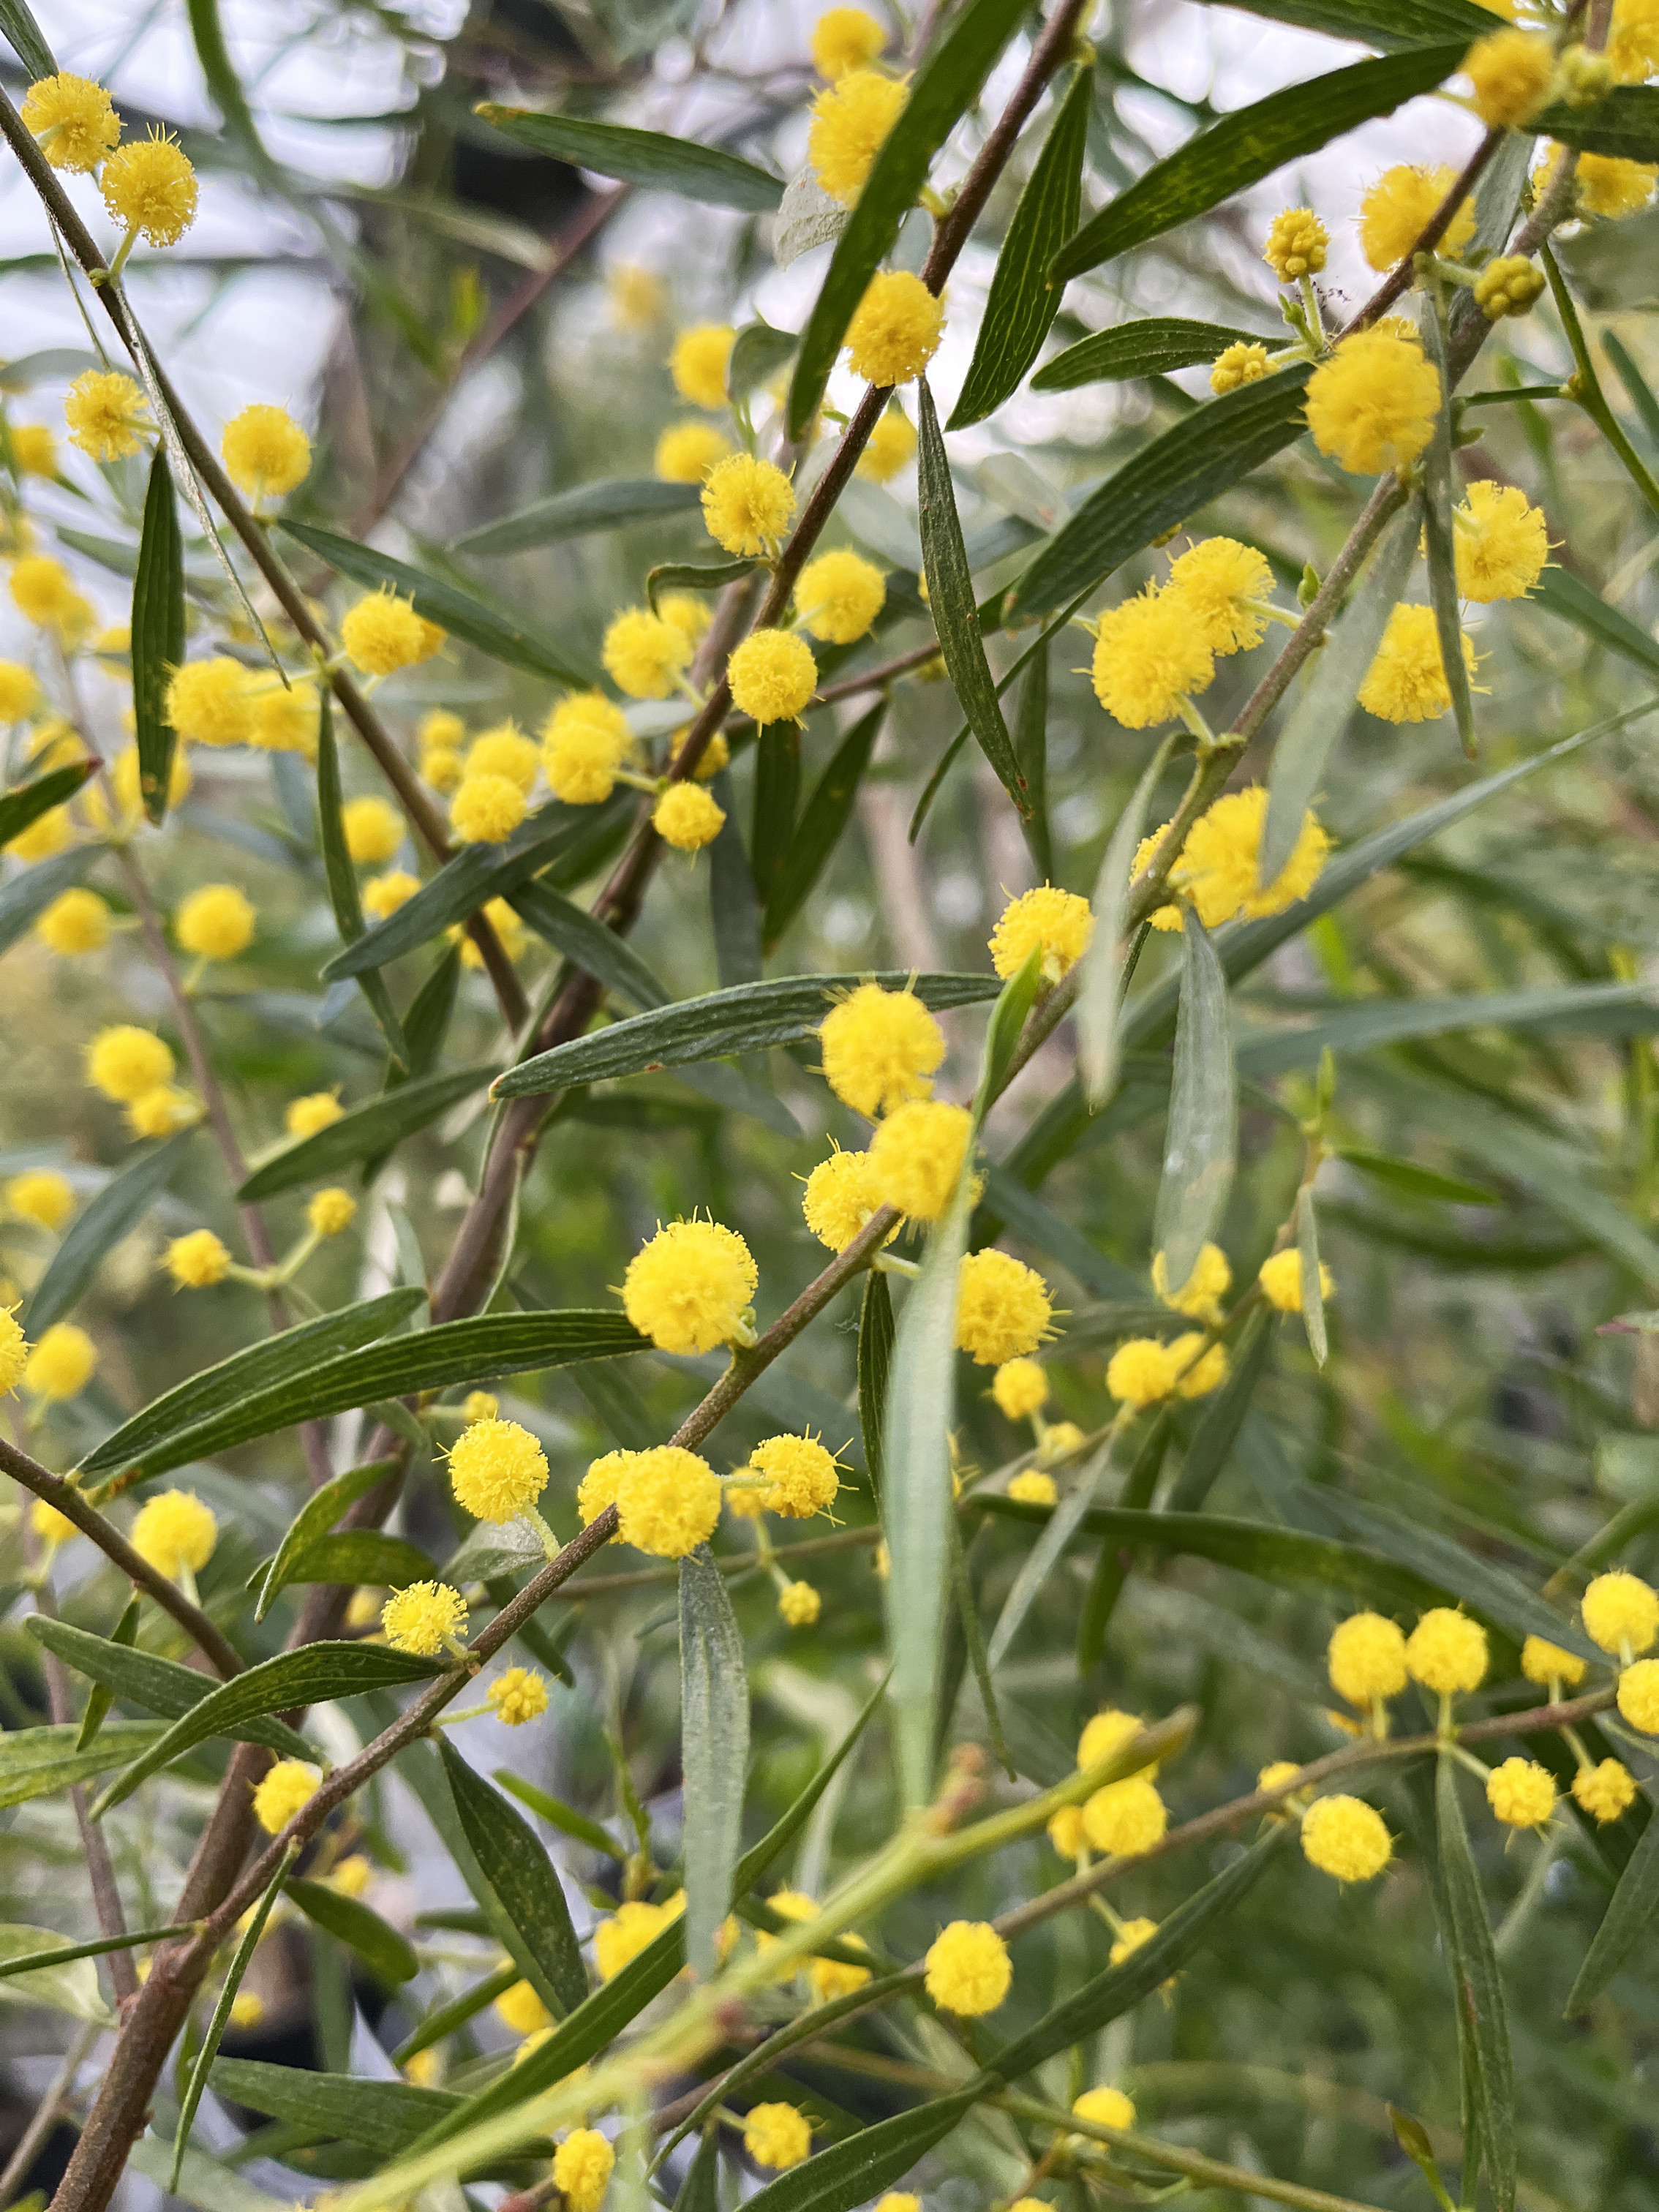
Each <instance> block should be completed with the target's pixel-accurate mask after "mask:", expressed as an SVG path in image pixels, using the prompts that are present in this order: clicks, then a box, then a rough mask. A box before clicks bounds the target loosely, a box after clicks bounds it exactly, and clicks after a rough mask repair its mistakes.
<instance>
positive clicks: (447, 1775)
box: [438, 1736, 587, 2015]
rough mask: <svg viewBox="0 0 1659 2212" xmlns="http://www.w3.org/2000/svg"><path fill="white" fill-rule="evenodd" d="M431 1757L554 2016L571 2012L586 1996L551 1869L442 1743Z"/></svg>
mask: <svg viewBox="0 0 1659 2212" xmlns="http://www.w3.org/2000/svg"><path fill="white" fill-rule="evenodd" d="M438 1749H439V1751H440V1753H441V1755H442V1758H443V1769H444V1779H445V1781H446V1782H447V1784H448V1785H449V1791H450V1795H451V1796H452V1797H453V1800H454V1803H455V1810H456V1813H457V1814H458V1816H459V1820H460V1823H461V1826H462V1827H463V1828H464V1829H465V1832H466V1839H467V1842H468V1843H469V1844H471V1846H472V1850H473V1854H474V1856H475V1857H476V1858H477V1862H478V1868H479V1871H480V1872H481V1873H482V1874H483V1878H484V1880H485V1881H487V1882H488V1883H489V1886H490V1887H491V1889H492V1890H494V1892H495V1895H496V1897H497V1898H498V1899H500V1900H501V1905H502V1908H503V1910H504V1911H506V1913H507V1916H508V1917H509V1918H510V1919H511V1921H512V1923H513V1927H514V1928H515V1929H517V1931H518V1934H519V1938H520V1942H522V1943H523V1945H524V1947H525V1948H526V1951H527V1952H528V1953H529V1954H530V1956H531V1958H532V1960H533V1961H534V1964H535V1966H536V1968H537V1969H538V1972H537V1975H536V1979H537V1981H538V1984H544V1985H545V1994H547V1995H549V1996H550V1997H551V2000H552V2003H553V2006H554V2008H556V2010H557V2011H558V2012H559V2013H561V2014H564V2015H568V2014H570V2013H573V2012H574V2011H575V2009H576V2008H577V2007H578V2006H579V2005H580V2003H581V2002H582V2001H583V2000H584V1998H585V1997H586V1995H587V1970H586V1967H585V1966H583V1964H582V1956H581V1949H580V1946H579V1944H578V1943H577V1941H576V1931H575V1929H574V1928H573V1927H572V1926H571V1924H570V1907H569V1906H568V1905H567V1904H566V1902H565V1895H564V1889H563V1887H562V1884H561V1882H560V1881H559V1877H558V1875H557V1874H556V1872H555V1870H554V1866H553V1862H552V1861H551V1859H550V1858H549V1857H548V1856H547V1853H546V1851H545V1850H544V1849H543V1847H542V1845H541V1844H540V1842H539V1841H538V1838H537V1836H536V1833H535V1831H534V1830H533V1829H532V1827H531V1826H530V1823H529V1822H528V1821H527V1820H526V1819H525V1818H524V1816H523V1814H520V1813H517V1812H515V1811H514V1810H513V1808H512V1806H511V1805H509V1804H508V1803H507V1800H506V1799H505V1798H504V1797H503V1796H501V1792H500V1791H499V1790H495V1789H492V1788H491V1786H490V1784H489V1783H488V1782H486V1781H485V1780H484V1778H483V1775H482V1774H479V1773H478V1772H477V1771H476V1770H475V1769H473V1768H472V1767H471V1766H469V1765H467V1763H466V1761H465V1759H463V1758H462V1757H461V1755H460V1753H459V1752H458V1751H457V1750H456V1748H455V1747H454V1745H453V1743H451V1742H450V1741H449V1739H448V1737H447V1736H442V1737H441V1738H440V1739H439V1743H438Z"/></svg>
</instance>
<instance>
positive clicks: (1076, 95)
mask: <svg viewBox="0 0 1659 2212" xmlns="http://www.w3.org/2000/svg"><path fill="white" fill-rule="evenodd" d="M1094 97H1095V75H1094V70H1092V68H1090V67H1087V66H1085V64H1079V65H1078V66H1077V67H1076V68H1075V69H1074V70H1073V71H1072V79H1071V82H1070V84H1069V85H1068V86H1067V87H1066V91H1065V93H1064V94H1062V95H1061V97H1060V102H1059V106H1058V107H1057V109H1056V112H1055V114H1054V123H1053V125H1052V126H1051V127H1050V129H1049V132H1048V138H1047V139H1046V141H1045V142H1044V143H1043V148H1042V153H1041V154H1040V155H1038V156H1037V159H1036V165H1035V167H1033V168H1032V171H1031V173H1030V177H1029V178H1028V179H1027V180H1026V185H1025V189H1024V191H1023V192H1021V194H1020V196H1019V203H1018V206H1017V207H1016V208H1015V210H1014V212H1013V216H1012V220H1011V221H1010V222H1009V225H1008V228H1007V231H1006V234H1005V235H1004V238H1003V241H1002V251H1001V252H1000V253H999V254H998V256H997V265H996V269H995V270H994V273H993V275H992V277H991V289H990V291H989V292H988V294H987V295H986V301H985V313H984V315H983V317H982V318H981V322H980V326H979V337H978V341H977V343H975V347H974V358H973V360H972V361H971V362H969V368H968V376H967V380H966V382H965V383H964V384H963V387H962V396H961V398H959V399H958V400H957V404H956V406H955V408H954V410H952V412H951V421H950V426H949V427H950V428H951V429H952V430H965V429H966V428H968V426H969V423H972V422H983V421H984V419H985V417H986V416H987V415H989V414H991V413H993V412H994V410H995V409H997V408H999V407H1000V406H1001V404H1002V403H1003V401H1004V400H1005V399H1006V398H1007V397H1008V395H1009V393H1010V392H1013V391H1014V390H1015V389H1016V388H1017V387H1018V384H1019V380H1020V379H1021V378H1022V377H1023V376H1024V374H1025V372H1026V370H1027V369H1028V368H1030V366H1031V363H1032V362H1034V361H1035V360H1036V357H1037V356H1038V354H1039V353H1041V352H1042V341H1043V340H1044V338H1046V337H1048V329H1049V325H1051V324H1052V323H1053V321H1054V317H1055V315H1056V314H1057V313H1058V312H1059V309H1060V287H1059V286H1058V285H1057V284H1054V283H1051V282H1050V281H1049V276H1048V264H1049V263H1050V262H1051V261H1052V260H1053V259H1054V256H1055V255H1056V254H1057V253H1058V252H1060V248H1061V247H1062V246H1064V245H1065V243H1066V240H1067V239H1068V238H1070V236H1071V234H1072V233H1073V231H1074V230H1075V229H1076V228H1077V218H1078V210H1079V207H1080V206H1081V204H1082V197H1083V154H1084V148H1085V143H1086V142H1087V138H1088V133H1089V117H1090V114H1091V111H1092V109H1093V106H1094Z"/></svg>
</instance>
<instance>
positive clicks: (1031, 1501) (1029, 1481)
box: [1008, 1467, 1060, 1505]
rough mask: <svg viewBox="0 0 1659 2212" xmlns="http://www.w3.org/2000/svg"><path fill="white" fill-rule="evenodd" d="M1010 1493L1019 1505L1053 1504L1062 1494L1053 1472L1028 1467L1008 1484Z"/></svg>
mask: <svg viewBox="0 0 1659 2212" xmlns="http://www.w3.org/2000/svg"><path fill="white" fill-rule="evenodd" d="M1008 1495H1009V1497H1010V1498H1012V1499H1013V1500H1014V1502H1015V1504H1018V1505H1052V1504H1054V1502H1055V1500H1056V1499H1057V1498H1059V1496H1060V1492H1059V1490H1058V1489H1057V1488H1056V1487H1055V1484H1054V1477H1053V1475H1052V1474H1044V1473H1043V1471H1042V1468H1040V1467H1028V1468H1024V1469H1023V1470H1022V1471H1021V1472H1020V1473H1019V1474H1017V1475H1016V1476H1015V1477H1014V1479H1013V1480H1012V1482H1011V1483H1010V1484H1009V1485H1008Z"/></svg>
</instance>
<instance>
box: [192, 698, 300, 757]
mask: <svg viewBox="0 0 1659 2212" xmlns="http://www.w3.org/2000/svg"><path fill="white" fill-rule="evenodd" d="M249 704H250V706H251V708H252V723H251V726H250V727H249V730H248V743H249V744H252V745H257V746H258V749H259V750H260V751H261V752H264V753H299V754H301V756H302V757H304V758H305V759H307V760H315V759H316V757H317V724H318V704H317V687H316V685H315V684H310V683H306V682H303V681H299V680H296V681H295V682H294V683H291V684H259V683H256V684H252V686H251V687H250V699H249ZM175 757H176V756H175Z"/></svg>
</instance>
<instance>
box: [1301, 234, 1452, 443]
mask: <svg viewBox="0 0 1659 2212" xmlns="http://www.w3.org/2000/svg"><path fill="white" fill-rule="evenodd" d="M1386 265H1387V264H1384V266H1386ZM1439 408H1440V372H1439V371H1438V369H1437V368H1435V366H1434V364H1433V362H1429V361H1425V359H1424V357H1423V349H1422V348H1421V347H1420V346H1419V344H1417V343H1416V342H1415V340H1414V339H1412V338H1408V337H1401V335H1400V334H1399V333H1398V332H1397V331H1389V330H1375V331H1357V332H1356V333H1355V335H1354V336H1353V337H1351V338H1344V339H1343V341H1342V343H1341V344H1340V345H1339V346H1338V347H1337V349H1336V350H1335V352H1334V354H1332V355H1331V356H1330V357H1329V359H1328V360H1327V361H1324V362H1321V364H1320V366H1319V367H1318V368H1316V370H1315V371H1314V373H1313V374H1312V376H1311V377H1310V378H1309V380H1308V397H1307V416H1308V428H1309V429H1310V430H1311V431H1312V433H1313V441H1314V443H1315V445H1316V446H1317V447H1318V448H1319V450H1320V452H1321V453H1328V454H1330V455H1331V456H1332V458H1333V459H1335V460H1336V461H1338V462H1340V464H1341V465H1342V466H1343V467H1344V468H1345V469H1346V470H1348V471H1350V472H1351V473H1352V474H1353V475H1355V476H1378V475H1380V474H1381V473H1382V472H1383V470H1385V469H1397V468H1401V467H1404V466H1405V465H1407V463H1409V462H1411V461H1414V460H1415V459H1417V457H1418V455H1419V453H1422V452H1423V450H1424V449H1425V447H1426V446H1427V445H1428V442H1429V441H1430V439H1431V437H1432V436H1433V435H1434V422H1435V416H1437V413H1438V411H1439Z"/></svg>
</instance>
